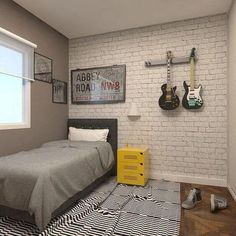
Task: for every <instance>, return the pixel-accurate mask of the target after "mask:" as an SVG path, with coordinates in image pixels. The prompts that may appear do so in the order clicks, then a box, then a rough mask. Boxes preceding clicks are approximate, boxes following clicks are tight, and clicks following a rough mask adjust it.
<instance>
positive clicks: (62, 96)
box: [52, 79, 67, 104]
mask: <svg viewBox="0 0 236 236" xmlns="http://www.w3.org/2000/svg"><path fill="white" fill-rule="evenodd" d="M52 102H53V103H59V104H67V82H65V81H61V80H57V79H52Z"/></svg>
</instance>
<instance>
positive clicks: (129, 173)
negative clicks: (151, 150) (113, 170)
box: [117, 146, 149, 186]
mask: <svg viewBox="0 0 236 236" xmlns="http://www.w3.org/2000/svg"><path fill="white" fill-rule="evenodd" d="M117 156H118V159H117V162H118V163H117V182H118V183H123V184H131V185H142V186H144V185H145V184H146V182H147V180H148V177H149V160H148V148H136V147H129V146H128V147H124V148H119V149H118V155H117Z"/></svg>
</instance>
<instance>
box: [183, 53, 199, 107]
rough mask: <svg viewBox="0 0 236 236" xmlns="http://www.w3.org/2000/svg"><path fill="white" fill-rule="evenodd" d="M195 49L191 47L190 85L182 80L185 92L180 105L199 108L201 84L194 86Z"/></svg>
mask: <svg viewBox="0 0 236 236" xmlns="http://www.w3.org/2000/svg"><path fill="white" fill-rule="evenodd" d="M195 50H196V48H193V49H192V51H191V55H190V85H187V83H186V81H184V89H185V94H184V97H183V100H182V105H183V107H184V108H186V109H199V108H201V107H202V105H203V100H202V98H201V90H202V86H201V85H199V86H198V87H196V86H195Z"/></svg>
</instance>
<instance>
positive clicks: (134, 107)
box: [128, 102, 141, 117]
mask: <svg viewBox="0 0 236 236" xmlns="http://www.w3.org/2000/svg"><path fill="white" fill-rule="evenodd" d="M140 116H141V115H140V113H139V110H138V108H137V105H136V103H133V102H132V103H131V105H130V107H129V113H128V117H140Z"/></svg>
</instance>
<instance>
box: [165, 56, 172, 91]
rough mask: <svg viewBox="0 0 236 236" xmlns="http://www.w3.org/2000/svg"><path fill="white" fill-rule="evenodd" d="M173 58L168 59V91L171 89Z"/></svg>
mask: <svg viewBox="0 0 236 236" xmlns="http://www.w3.org/2000/svg"><path fill="white" fill-rule="evenodd" d="M170 64H171V58H168V59H167V89H166V90H167V91H171V75H170V73H171V72H170Z"/></svg>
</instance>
